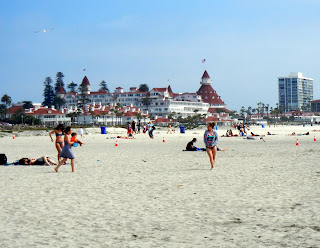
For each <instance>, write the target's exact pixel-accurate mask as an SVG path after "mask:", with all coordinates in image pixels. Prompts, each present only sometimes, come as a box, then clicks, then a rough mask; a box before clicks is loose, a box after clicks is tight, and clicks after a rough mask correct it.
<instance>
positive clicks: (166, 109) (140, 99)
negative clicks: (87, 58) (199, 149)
mask: <svg viewBox="0 0 320 248" xmlns="http://www.w3.org/2000/svg"><path fill="white" fill-rule="evenodd" d="M211 83H212V82H211V80H210V77H209V75H208V73H207V71H205V72H204V74H203V76H202V79H201V82H200V84H201V87H200V89H199V90H198V92H197V93H173V91H172V89H171V87H170V85H169V86H168V87H166V88H153V89H151V90H150V91H149V92H141V91H139V89H137V87H131V88H130V89H129V91H127V92H125V91H124V90H123V88H122V87H117V88H116V89H115V91H114V92H113V93H110V92H106V91H91V88H90V82H89V80H88V78H87V77H86V76H85V77H84V79H83V81H82V84H85V85H86V86H87V88H88V92H87V98H88V99H89V100H90V102H89V103H88V105H91V106H92V105H93V106H96V105H98V106H106V107H108V108H109V109H110V108H113V106H116V105H117V104H120V105H121V106H123V107H125V106H130V107H135V108H137V109H138V110H139V111H141V112H144V113H147V114H149V115H151V116H153V117H155V118H157V117H167V116H168V115H169V114H172V113H175V115H176V116H181V117H183V118H184V117H187V116H191V115H195V114H203V115H206V116H207V117H208V116H215V117H216V118H217V120H219V116H220V115H221V116H223V119H224V120H226V119H228V116H229V115H228V113H227V112H228V110H227V109H226V108H225V107H226V106H225V104H224V102H223V101H222V100H221V99H220V96H218V95H217V93H216V91H215V90H214V89H213V88H212V86H211ZM57 95H58V96H60V97H62V98H64V99H65V101H66V104H65V106H63V108H65V109H67V113H70V112H73V111H75V110H76V109H77V103H78V100H79V99H80V95H79V94H78V93H74V92H70V93H66V92H65V91H64V89H63V88H62V87H59V90H58V92H57ZM146 101H147V102H149V104H146ZM217 109H220V111H217ZM220 113H222V114H220Z"/></svg>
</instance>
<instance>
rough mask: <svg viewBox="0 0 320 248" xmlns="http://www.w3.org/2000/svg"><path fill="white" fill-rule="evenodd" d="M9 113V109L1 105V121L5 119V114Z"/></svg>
mask: <svg viewBox="0 0 320 248" xmlns="http://www.w3.org/2000/svg"><path fill="white" fill-rule="evenodd" d="M6 113H7V107H6V105H5V104H0V114H1V120H4V119H5V114H6Z"/></svg>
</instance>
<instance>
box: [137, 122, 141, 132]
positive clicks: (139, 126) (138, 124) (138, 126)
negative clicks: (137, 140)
mask: <svg viewBox="0 0 320 248" xmlns="http://www.w3.org/2000/svg"><path fill="white" fill-rule="evenodd" d="M137 128H138V131H137V133H138V134H139V133H140V130H141V122H140V120H138V123H137Z"/></svg>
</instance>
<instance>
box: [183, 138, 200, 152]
mask: <svg viewBox="0 0 320 248" xmlns="http://www.w3.org/2000/svg"><path fill="white" fill-rule="evenodd" d="M196 142H197V139H196V138H193V139H192V140H191V141H190V142H189V143H188V144H187V147H186V150H187V151H197V147H195V146H194V145H193V143H196Z"/></svg>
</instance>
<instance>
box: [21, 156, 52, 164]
mask: <svg viewBox="0 0 320 248" xmlns="http://www.w3.org/2000/svg"><path fill="white" fill-rule="evenodd" d="M18 164H19V165H57V163H56V162H54V161H53V160H51V159H50V158H49V157H47V156H42V157H40V158H38V159H35V158H21V159H19V162H18Z"/></svg>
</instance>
